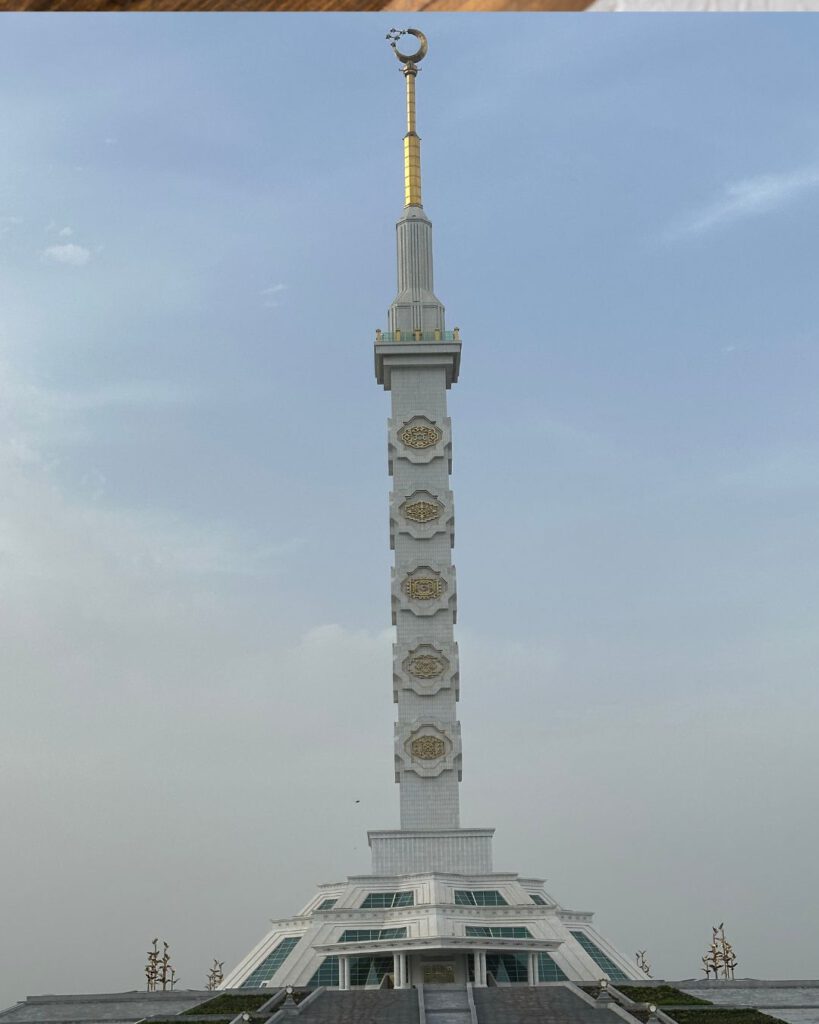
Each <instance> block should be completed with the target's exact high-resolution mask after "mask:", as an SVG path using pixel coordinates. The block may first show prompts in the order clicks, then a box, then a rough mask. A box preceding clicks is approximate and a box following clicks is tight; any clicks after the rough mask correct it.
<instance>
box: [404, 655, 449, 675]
mask: <svg viewBox="0 0 819 1024" xmlns="http://www.w3.org/2000/svg"><path fill="white" fill-rule="evenodd" d="M407 669H408V670H409V674H410V675H411V676H415V678H416V679H434V678H435V677H436V676H439V675H440V674H441V673H442V672H443V671H444V663H443V662H442V661H441V659H440V658H436V657H435V655H434V654H416V655H415V657H414V658H410V660H409V661H408V662H407Z"/></svg>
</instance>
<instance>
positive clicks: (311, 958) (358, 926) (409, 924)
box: [220, 29, 644, 989]
mask: <svg viewBox="0 0 819 1024" xmlns="http://www.w3.org/2000/svg"><path fill="white" fill-rule="evenodd" d="M406 35H408V36H411V37H413V38H414V40H415V41H416V43H417V44H418V48H417V50H416V51H415V52H414V53H410V54H406V53H403V52H402V51H401V50H400V49H399V46H398V44H399V41H400V40H401V39H402V37H404V36H406ZM387 39H388V40H389V42H390V45H391V46H392V48H393V50H394V52H395V54H396V56H397V57H398V60H399V62H400V64H401V71H402V73H403V75H404V80H405V87H406V104H407V130H406V134H405V135H404V209H403V212H402V214H401V216H400V218H399V219H398V222H397V224H396V242H397V271H398V290H397V294H396V296H395V299H394V300H393V302H392V304H391V306H390V308H389V312H388V329H387V330H386V331H382V330H377V331H376V339H375V349H374V354H375V376H376V380H377V381H378V383H379V384H381V385H382V386H383V387H384V389H385V390H387V391H389V393H390V397H391V405H392V408H391V417H390V419H389V421H388V442H387V443H388V465H389V472H390V475H391V477H392V484H393V486H392V491H391V494H390V543H391V546H392V548H393V549H394V551H395V563H394V567H393V570H392V621H393V625H394V626H395V627H396V634H395V644H394V646H393V698H394V701H395V703H396V704H397V720H396V723H395V780H396V782H397V783H398V787H399V794H400V812H401V813H400V826H401V827H400V828H399V829H395V830H377V831H371V832H369V833H368V838H369V844H370V848H371V850H372V871H371V874H369V875H360V876H351V877H349V878H347V879H346V880H345V881H340V882H328V883H326V884H323V885H320V886H319V887H318V890H317V892H316V893H315V894H314V895H313V897H312V898H311V899H310V901H309V902H308V903H307V905H306V906H305V907H304V908H303V910H302V911H301V912H300V913H299V914H298V915H297V916H296V917H293V918H287V919H284V920H280V921H274V922H272V928H271V929H270V931H269V932H268V933H267V934H266V935H265V937H264V938H263V939H262V941H261V942H260V943H258V945H257V946H256V947H255V948H254V949H253V950H251V951H250V953H248V955H247V956H246V957H245V958H244V959H243V960H242V961H241V962H240V963H239V964H238V966H237V967H236V968H234V970H233V971H231V972H230V973H229V974H228V975H227V976H226V977H225V979H224V981H223V983H222V985H221V986H220V987H221V988H259V987H268V986H270V987H279V986H282V985H294V986H304V985H306V986H311V987H315V986H336V987H338V988H341V989H348V988H352V987H379V986H383V985H392V986H394V987H395V988H408V987H410V986H411V985H420V984H424V983H430V982H438V983H454V984H458V983H460V984H464V983H465V982H466V981H471V982H473V984H474V985H475V986H476V987H482V986H486V985H487V984H493V983H495V984H528V985H538V984H545V983H549V982H556V981H566V980H571V981H596V980H598V979H599V978H600V977H601V976H605V977H608V978H609V979H611V980H612V981H624V980H628V979H630V978H634V979H639V978H643V977H644V975H643V974H642V972H641V971H640V970H639V969H638V968H637V967H635V966H633V965H632V964H631V963H630V961H629V960H628V959H626V958H625V957H623V956H622V955H621V954H620V953H618V952H617V950H616V949H614V948H613V947H612V946H611V945H610V944H609V943H607V942H606V941H605V940H604V939H603V938H602V937H601V936H600V935H599V934H598V933H597V932H596V931H595V929H594V928H593V926H592V914H590V913H588V912H580V911H570V910H567V909H565V908H564V907H562V906H561V905H560V904H559V903H558V902H557V901H556V900H555V899H554V898H553V897H552V896H550V895H549V894H548V893H547V892H546V891H545V889H544V888H543V884H544V883H543V880H542V879H537V878H521V877H520V876H519V875H518V874H515V873H510V872H496V871H495V870H494V867H493V863H492V836H493V833H494V829H491V828H462V827H461V825H460V814H459V806H458V803H459V800H458V797H459V785H460V780H461V732H460V724H459V722H458V718H457V702H458V698H459V671H458V646H457V643H456V642H455V638H454V625H455V621H456V615H457V605H456V596H457V595H456V582H455V569H454V566H453V565H452V547H453V542H454V507H453V497H452V492H451V490H450V489H449V473H450V471H451V468H452V431H451V425H450V420H449V417H448V416H447V403H446V393H447V390H448V389H449V388H450V387H451V386H452V385H453V384H455V383H456V382H457V380H458V371H459V367H460V359H461V340H460V334H459V330H458V328H457V327H456V328H454V329H453V330H452V331H447V330H446V325H445V317H444V307H443V304H442V303H441V302H440V301H439V300H438V299H437V298H436V296H435V292H434V286H433V274H432V224H431V222H430V220H429V218H428V217H427V215H426V213H425V212H424V208H423V205H422V197H421V140H420V138H419V136H418V134H417V131H416V109H415V85H416V79H417V76H418V72H419V64H420V62H421V61H422V60H423V58H424V57H425V56H426V54H427V40H426V38H425V37H424V35H423V33H421V32H419V31H418V30H417V29H406V30H404V31H402V32H398V31H396V30H392V31H391V32H390V33H389V34H388V36H387Z"/></svg>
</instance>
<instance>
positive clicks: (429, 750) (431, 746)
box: [410, 736, 446, 761]
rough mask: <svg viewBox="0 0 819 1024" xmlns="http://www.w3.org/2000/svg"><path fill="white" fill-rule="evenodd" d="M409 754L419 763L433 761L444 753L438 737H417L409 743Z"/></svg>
mask: <svg viewBox="0 0 819 1024" xmlns="http://www.w3.org/2000/svg"><path fill="white" fill-rule="evenodd" d="M410 753H411V754H412V756H413V757H415V758H417V759H418V760H419V761H435V760H437V759H438V758H439V757H443V756H444V754H445V753H446V746H445V745H444V741H443V740H442V739H441V738H440V736H418V737H417V738H416V739H414V740H413V741H412V743H410Z"/></svg>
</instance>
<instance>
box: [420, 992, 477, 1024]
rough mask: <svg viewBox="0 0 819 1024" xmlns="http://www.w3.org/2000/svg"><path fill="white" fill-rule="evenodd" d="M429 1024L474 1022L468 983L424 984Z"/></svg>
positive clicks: (464, 1023)
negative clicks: (468, 994)
mask: <svg viewBox="0 0 819 1024" xmlns="http://www.w3.org/2000/svg"><path fill="white" fill-rule="evenodd" d="M424 1012H425V1014H426V1018H427V1024H473V1021H472V1011H471V1010H470V1009H469V997H468V996H467V994H466V985H424Z"/></svg>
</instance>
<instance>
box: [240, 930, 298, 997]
mask: <svg viewBox="0 0 819 1024" xmlns="http://www.w3.org/2000/svg"><path fill="white" fill-rule="evenodd" d="M299 938H300V936H299V935H296V936H293V937H292V938H289V939H282V941H281V942H280V943H279V944H278V946H276V948H275V949H274V950H273V952H272V953H268V955H267V956H266V957H265V958H264V960H262V962H261V963H260V964H259V966H258V967H257V968H256V969H255V970H254V971H253V973H252V974H251V975H249V977H248V978H247V979H246V980H245V981H243V982H242V984H241V986H240V987H241V988H261V986H262V982H265V981H270V979H271V978H272V977H273V975H274V974H275V973H276V971H278V969H279V968H280V967H281V965H282V964H283V963H284V961H285V960H286V959H287V957H288V956H289V955H290V954H291V953H292V952H293V950H294V949H295V947H296V945H297V944H298V941H299Z"/></svg>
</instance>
